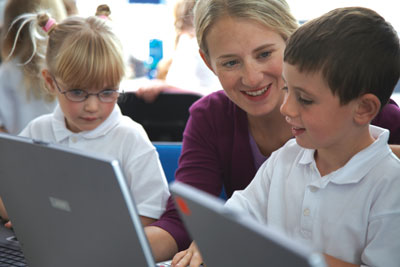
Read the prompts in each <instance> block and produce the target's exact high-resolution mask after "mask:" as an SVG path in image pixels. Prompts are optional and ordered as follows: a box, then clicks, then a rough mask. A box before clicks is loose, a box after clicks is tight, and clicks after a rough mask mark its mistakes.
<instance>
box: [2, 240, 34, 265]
mask: <svg viewBox="0 0 400 267" xmlns="http://www.w3.org/2000/svg"><path fill="white" fill-rule="evenodd" d="M6 266H7V267H10V266H28V265H27V264H26V261H25V258H24V255H23V254H22V251H21V250H16V249H12V248H9V247H7V246H4V245H2V244H0V267H6Z"/></svg>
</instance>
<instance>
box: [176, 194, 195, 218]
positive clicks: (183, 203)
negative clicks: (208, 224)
mask: <svg viewBox="0 0 400 267" xmlns="http://www.w3.org/2000/svg"><path fill="white" fill-rule="evenodd" d="M175 200H176V203H177V204H178V207H179V209H180V210H181V211H182V213H183V214H185V215H190V213H191V211H190V209H189V207H188V205H187V204H186V201H185V200H184V199H183V198H181V197H176V198H175Z"/></svg>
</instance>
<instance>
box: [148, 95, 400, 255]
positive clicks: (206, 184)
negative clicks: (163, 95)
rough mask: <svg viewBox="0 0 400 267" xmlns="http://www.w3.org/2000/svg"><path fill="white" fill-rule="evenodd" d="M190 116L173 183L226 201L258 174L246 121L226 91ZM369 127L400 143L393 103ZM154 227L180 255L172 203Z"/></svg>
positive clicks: (182, 239) (182, 242)
mask: <svg viewBox="0 0 400 267" xmlns="http://www.w3.org/2000/svg"><path fill="white" fill-rule="evenodd" d="M189 111H190V117H189V120H188V122H187V124H186V128H185V131H184V133H183V142H182V154H181V156H180V158H179V167H178V170H177V171H176V173H175V179H176V180H177V181H180V182H184V183H186V184H189V185H191V186H194V187H196V188H199V189H201V190H204V191H206V192H208V193H210V194H212V195H215V196H218V195H220V193H221V190H222V187H223V186H224V188H225V192H226V195H227V197H228V198H229V197H230V196H231V195H232V193H233V191H235V190H240V189H244V188H245V187H246V186H247V185H248V184H249V183H250V181H251V180H252V179H253V178H254V176H255V174H256V167H255V160H254V156H253V152H254V153H256V151H255V150H254V147H253V150H252V146H251V145H250V143H249V130H248V121H247V115H246V113H245V112H244V111H243V110H242V109H240V108H239V107H238V106H236V105H235V104H234V103H233V102H232V101H230V100H229V98H228V97H227V96H226V95H225V93H224V91H218V92H215V93H212V94H210V95H208V96H205V97H203V98H201V99H200V100H198V101H197V102H196V103H194V104H193V105H192V107H191V108H190V110H189ZM383 116H385V118H383ZM373 123H374V124H375V125H377V126H380V127H384V128H389V129H390V130H392V129H393V132H392V131H391V134H390V138H389V142H393V143H400V109H399V107H397V105H396V104H394V102H393V103H390V104H388V105H386V106H385V107H384V108H383V110H382V112H381V113H380V114H379V115H378V116H377V118H376V119H375V120H374V122H373ZM385 126H386V127H385ZM152 225H155V226H158V227H161V228H163V229H164V230H166V231H167V232H169V233H170V234H171V235H172V236H173V237H174V239H175V241H176V243H177V245H178V249H179V251H181V250H183V249H186V248H187V247H188V246H189V245H190V242H191V239H190V237H189V235H188V234H187V232H186V230H185V228H184V226H183V223H182V221H181V220H180V218H179V215H178V213H177V211H176V209H175V205H174V203H173V200H172V198H170V199H169V200H168V204H167V208H166V211H165V212H164V214H163V215H162V216H161V218H160V219H159V220H158V221H157V222H155V223H153V224H152Z"/></svg>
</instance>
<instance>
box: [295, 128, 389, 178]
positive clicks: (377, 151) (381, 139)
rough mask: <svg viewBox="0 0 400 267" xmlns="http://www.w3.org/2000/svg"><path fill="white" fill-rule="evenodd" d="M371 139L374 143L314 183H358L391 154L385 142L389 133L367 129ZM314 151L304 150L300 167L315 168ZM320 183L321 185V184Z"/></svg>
mask: <svg viewBox="0 0 400 267" xmlns="http://www.w3.org/2000/svg"><path fill="white" fill-rule="evenodd" d="M369 129H370V133H371V135H372V137H374V138H375V141H374V143H372V144H371V145H369V146H368V147H366V148H365V149H363V150H361V151H360V152H358V153H357V154H355V155H354V156H353V157H352V158H351V159H350V160H349V161H348V162H347V163H346V164H345V165H344V166H343V167H342V168H340V169H338V170H336V171H334V172H332V173H330V174H328V175H326V176H324V177H322V178H323V179H322V180H326V181H324V182H322V181H314V182H315V183H316V184H315V185H316V186H317V185H319V186H321V185H323V184H325V185H326V184H327V183H328V182H332V183H335V184H351V183H358V182H359V181H360V180H361V179H362V178H363V177H364V176H365V175H366V174H367V173H368V172H369V171H370V170H371V169H372V168H373V167H375V165H376V163H377V162H379V160H380V159H382V158H383V157H385V156H387V155H388V154H390V153H391V149H390V147H389V146H388V144H387V142H388V139H389V131H388V130H386V129H383V128H380V127H377V126H373V125H370V127H369ZM314 152H315V149H304V153H303V155H302V157H301V159H300V161H299V163H300V164H301V165H308V166H309V167H313V168H315V169H316V170H317V168H316V163H315V160H314ZM321 182H322V183H321Z"/></svg>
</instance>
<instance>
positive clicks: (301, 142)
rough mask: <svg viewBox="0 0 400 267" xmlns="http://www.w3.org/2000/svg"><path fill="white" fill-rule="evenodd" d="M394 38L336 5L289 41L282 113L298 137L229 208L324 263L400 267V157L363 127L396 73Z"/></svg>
mask: <svg viewBox="0 0 400 267" xmlns="http://www.w3.org/2000/svg"><path fill="white" fill-rule="evenodd" d="M399 59H400V54H399V39H398V37H397V34H396V32H395V31H394V29H393V28H392V26H390V24H388V23H387V22H386V21H385V20H384V19H383V18H382V17H381V16H379V15H378V14H377V13H375V12H374V11H372V10H369V9H366V8H360V7H352V8H340V9H335V10H333V11H331V12H329V13H327V14H325V15H323V16H321V17H319V18H317V19H315V20H312V21H310V22H308V23H306V24H305V25H304V26H302V27H300V28H299V29H298V30H297V31H296V32H295V33H294V34H293V35H292V36H291V37H290V39H289V41H288V44H287V47H286V50H285V55H284V66H283V78H284V79H285V81H286V87H285V88H284V90H286V96H285V101H284V103H283V105H282V106H281V113H282V114H283V115H284V116H285V117H286V120H287V121H288V123H289V124H291V125H292V132H293V135H294V137H295V139H292V140H290V141H288V142H287V143H286V145H285V146H283V147H282V148H281V149H279V150H278V151H276V152H275V153H273V154H272V156H271V157H270V158H269V159H268V160H267V161H266V162H265V163H264V164H263V165H262V166H261V168H260V169H259V171H258V173H257V175H256V177H255V178H254V180H253V181H252V182H251V184H250V185H249V186H248V187H247V188H246V189H245V190H243V191H237V192H235V193H234V195H233V196H232V198H231V199H229V200H228V202H227V204H226V205H227V206H229V207H231V208H235V209H239V210H241V211H246V212H248V213H250V214H251V215H252V216H254V217H255V218H256V219H258V220H259V221H261V222H263V223H266V224H268V225H271V226H274V227H276V228H278V229H280V230H282V231H283V232H285V233H286V234H287V235H289V236H290V237H292V238H294V239H296V240H299V241H301V242H304V243H308V244H310V245H312V246H313V247H315V248H316V249H317V250H319V251H321V252H322V253H324V254H325V255H326V259H327V263H328V264H329V265H330V266H360V265H362V266H385V267H389V266H399V263H400V253H399V252H400V231H399V229H400V228H399V227H400V193H399V192H400V161H399V159H398V158H397V157H396V156H395V155H394V154H393V153H392V152H391V150H390V148H389V146H388V145H387V140H388V136H389V132H388V131H387V130H385V129H382V128H378V127H374V126H370V125H369V123H370V121H371V120H372V119H373V118H374V116H375V115H376V114H377V113H378V111H379V110H380V108H381V107H382V106H383V105H384V104H385V103H386V102H387V101H388V99H389V97H390V95H391V94H392V91H393V88H394V86H395V84H396V82H397V81H398V80H399V74H400V64H399V63H400V61H399Z"/></svg>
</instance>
